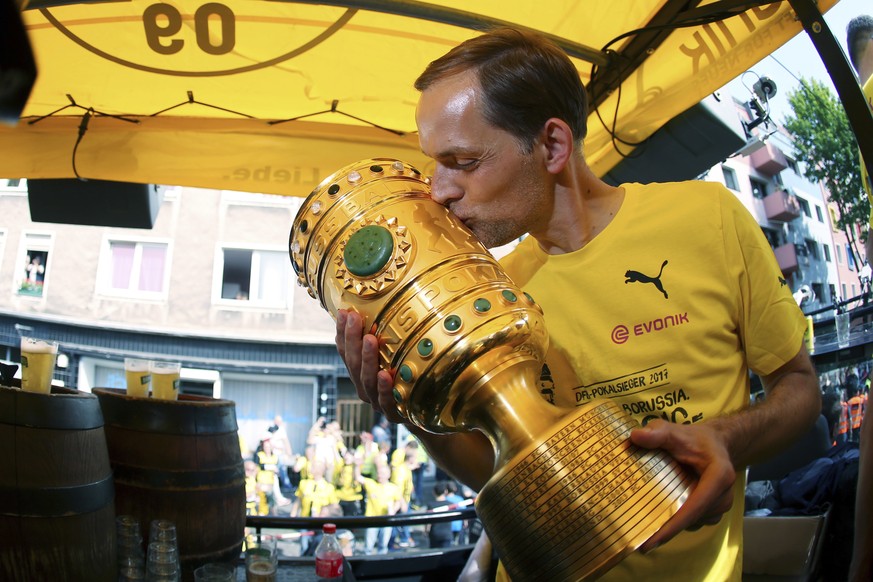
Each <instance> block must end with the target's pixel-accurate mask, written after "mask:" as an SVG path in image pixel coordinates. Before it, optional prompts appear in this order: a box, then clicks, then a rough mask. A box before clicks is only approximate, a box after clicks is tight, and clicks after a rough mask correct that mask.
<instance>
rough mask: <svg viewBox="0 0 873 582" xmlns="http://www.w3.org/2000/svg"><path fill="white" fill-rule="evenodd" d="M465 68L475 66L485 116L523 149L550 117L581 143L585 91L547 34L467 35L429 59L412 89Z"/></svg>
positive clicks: (508, 31) (504, 31)
mask: <svg viewBox="0 0 873 582" xmlns="http://www.w3.org/2000/svg"><path fill="white" fill-rule="evenodd" d="M467 71H475V72H476V74H477V77H478V79H479V84H480V86H481V87H482V90H483V93H484V95H485V100H484V103H483V113H484V115H485V119H486V120H488V122H489V123H491V124H492V125H494V126H495V127H498V128H500V129H503V130H504V131H507V132H509V133H510V134H512V135H513V136H514V137H515V138H516V139H517V140H518V141H519V143H520V144H521V146H522V149H523V150H524V151H525V152H529V151H531V148H532V147H533V144H534V142H535V140H536V138H537V136H538V135H539V133H540V131H541V130H542V128H543V125H544V124H545V122H546V120H548V119H549V118H552V117H555V118H558V119H561V120H563V121H564V122H566V123H567V125H569V126H570V129H571V130H572V131H573V137H574V139H575V140H576V142H577V144H579V145H581V143H582V139H583V138H584V137H585V134H586V131H587V117H588V96H587V94H586V92H585V87H584V85H582V80H581V79H580V78H579V72H578V71H577V70H576V67H575V66H574V65H573V62H572V61H571V60H570V58H569V57H568V56H567V54H566V53H565V52H564V51H563V50H561V49H560V48H559V47H558V46H557V45H555V44H554V43H552V42H551V41H549V40H547V39H546V38H545V37H543V36H541V35H538V34H535V33H530V32H524V31H520V30H516V29H513V28H498V29H495V30H492V31H490V32H488V33H486V34H483V35H481V36H477V37H475V38H471V39H470V40H467V41H465V42H463V43H461V44H460V45H458V46H456V47H455V48H453V49H452V50H450V51H449V52H448V53H446V54H445V55H443V56H442V57H440V58H438V59H437V60H435V61H433V62H431V63H430V64H429V65H428V66H427V68H426V69H425V70H424V72H423V73H422V74H421V75H420V76H419V77H418V79H417V80H416V81H415V88H416V89H418V90H419V91H424V90H426V89H427V88H428V87H430V86H431V85H433V84H435V83H437V82H438V81H440V80H443V79H446V78H448V77H452V76H454V75H457V74H460V73H464V72H467Z"/></svg>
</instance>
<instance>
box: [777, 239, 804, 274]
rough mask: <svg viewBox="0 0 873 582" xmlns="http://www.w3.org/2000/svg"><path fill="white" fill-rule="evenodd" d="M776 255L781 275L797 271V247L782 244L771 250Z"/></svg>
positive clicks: (792, 244)
mask: <svg viewBox="0 0 873 582" xmlns="http://www.w3.org/2000/svg"><path fill="white" fill-rule="evenodd" d="M773 252H774V253H775V254H776V262H777V263H779V268H780V269H781V270H782V274H783V275H790V274H791V273H793V272H795V271H796V270H797V269H798V260H797V247H796V246H795V245H794V243H788V244H784V245H782V246H780V247H776V248H775V249H773Z"/></svg>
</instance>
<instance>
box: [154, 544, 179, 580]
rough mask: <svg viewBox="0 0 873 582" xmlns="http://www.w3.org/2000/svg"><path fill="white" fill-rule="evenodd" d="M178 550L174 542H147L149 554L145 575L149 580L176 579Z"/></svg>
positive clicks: (177, 575)
mask: <svg viewBox="0 0 873 582" xmlns="http://www.w3.org/2000/svg"><path fill="white" fill-rule="evenodd" d="M179 574H180V571H179V552H178V551H177V550H176V546H175V545H174V544H165V543H163V542H152V543H150V544H149V555H148V559H147V560H146V577H147V578H148V579H150V580H152V579H160V580H170V579H178V577H179Z"/></svg>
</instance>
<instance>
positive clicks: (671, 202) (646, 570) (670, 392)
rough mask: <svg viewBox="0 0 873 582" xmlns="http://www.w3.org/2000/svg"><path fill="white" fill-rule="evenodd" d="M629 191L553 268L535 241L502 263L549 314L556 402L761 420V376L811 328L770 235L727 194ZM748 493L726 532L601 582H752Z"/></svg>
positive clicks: (655, 187) (711, 189) (636, 557)
mask: <svg viewBox="0 0 873 582" xmlns="http://www.w3.org/2000/svg"><path fill="white" fill-rule="evenodd" d="M624 188H625V192H626V195H625V199H624V202H623V204H622V206H621V208H620V209H619V211H618V213H617V214H616V216H615V217H614V219H613V220H612V222H611V223H610V224H609V225H608V226H607V227H606V228H605V229H604V230H603V231H602V232H601V233H600V234H599V235H598V236H597V237H596V238H595V239H594V240H592V241H591V242H590V243H588V244H587V245H586V246H585V247H583V248H582V249H580V250H579V251H576V252H573V253H567V254H562V255H547V254H546V253H544V252H543V251H542V250H541V249H540V248H539V246H538V244H537V243H536V241H535V240H533V239H532V238H530V237H529V238H527V239H526V240H525V241H523V242H522V243H521V244H520V245H519V247H518V248H517V249H516V251H515V252H513V253H512V254H510V255H509V256H507V257H505V258H504V260H503V261H502V263H503V264H504V267H505V269H506V271H507V273H508V274H509V276H510V277H512V279H513V280H514V281H515V282H516V283H517V284H518V285H519V286H520V287H521V288H522V289H523V290H524V291H526V292H527V293H529V294H530V295H531V296H533V298H534V300H535V301H537V302H538V303H539V304H540V306H541V307H542V308H543V311H544V313H545V322H546V328H547V329H548V331H549V338H550V344H549V351H548V354H547V357H546V364H547V366H548V369H547V370H544V372H545V373H544V376H543V379H541V382H540V389H541V392H542V394H543V396H544V397H545V398H547V399H548V400H550V401H552V402H553V403H555V404H557V405H559V406H566V407H572V406H579V405H583V404H586V403H588V402H590V401H592V400H594V399H599V398H611V399H612V400H613V401H615V402H616V403H617V404H619V405H620V406H621V407H622V408H623V409H624V410H626V411H627V412H629V413H630V414H631V415H632V416H633V417H635V418H636V419H637V420H639V421H640V422H641V423H642V424H645V423H647V422H648V421H650V420H652V419H655V418H662V419H665V420H668V421H671V422H677V423H694V422H700V421H703V420H707V419H710V418H713V417H715V416H718V415H721V414H725V413H729V412H734V411H738V410H741V409H743V408H745V407H747V406H748V402H749V373H748V371H749V369H750V368H751V369H752V370H754V371H755V372H757V373H759V374H768V373H770V372H773V371H774V370H776V369H777V368H778V367H780V366H781V365H783V364H784V363H785V362H787V361H788V360H790V359H791V358H792V357H793V356H794V355H795V354H796V353H797V351H798V350H799V349H800V347H801V342H802V338H803V331H804V327H805V321H804V318H803V314H802V313H801V312H800V310H799V309H798V307H797V304H796V303H795V301H794V299H793V298H792V296H791V290H790V288H789V287H788V285H787V284H785V283H784V279H782V274H781V272H780V270H779V267H778V265H777V263H776V259H775V257H774V254H773V251H772V249H771V248H770V246H769V244H768V243H767V240H766V239H765V237H764V236H763V234H762V232H761V229H760V227H759V226H758V224H757V223H756V222H755V220H754V218H753V217H752V216H751V215H750V214H749V212H748V211H747V210H746V209H745V208H744V207H743V205H742V204H741V203H740V202H739V201H738V200H737V199H736V197H734V196H733V195H732V194H731V193H730V192H729V191H727V190H726V189H725V188H724V187H723V186H721V185H719V184H715V183H707V182H688V183H678V184H651V185H646V186H643V185H640V184H627V185H624ZM744 486H745V483H744V479H742V478H740V479H738V480H737V483H736V485H735V487H734V506H733V509H732V510H731V512H730V513H729V514H728V515H726V516H725V517H724V518H723V519H722V520H721V522H720V524H719V525H717V526H712V527H704V528H701V529H700V530H698V531H696V532H683V533H682V534H680V535H679V536H677V537H676V538H674V539H673V540H671V541H670V542H669V543H667V544H665V545H664V546H662V547H660V548H658V549H657V550H655V551H653V552H650V553H648V554H647V555H642V554H640V553H639V552H634V553H633V554H631V555H630V556H629V557H627V558H626V559H625V560H623V561H622V562H621V563H620V564H618V565H617V566H616V567H615V568H613V569H612V570H610V571H609V572H607V573H606V574H605V575H604V576H603V577H602V578H601V580H605V581H610V582H611V581H615V580H627V581H639V580H646V581H647V582H649V581H652V580H664V581H671V582H672V581H673V580H680V579H681V580H694V581H695V582H700V581H712V582H724V581H726V580H740V577H741V569H742V517H743V490H744Z"/></svg>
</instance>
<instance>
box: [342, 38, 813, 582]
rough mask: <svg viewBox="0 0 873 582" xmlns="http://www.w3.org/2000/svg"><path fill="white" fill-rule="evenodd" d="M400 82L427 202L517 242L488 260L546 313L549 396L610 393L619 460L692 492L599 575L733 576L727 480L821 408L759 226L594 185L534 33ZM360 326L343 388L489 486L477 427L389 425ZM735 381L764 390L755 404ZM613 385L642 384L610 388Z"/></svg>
mask: <svg viewBox="0 0 873 582" xmlns="http://www.w3.org/2000/svg"><path fill="white" fill-rule="evenodd" d="M582 40H584V39H582ZM415 86H416V88H417V89H418V90H419V91H420V97H419V101H418V107H417V109H416V125H417V127H418V137H419V145H420V146H421V150H422V152H423V153H424V155H426V156H428V157H429V158H431V160H432V168H433V175H432V177H431V181H430V185H431V198H432V199H433V200H434V201H435V202H437V203H439V204H442V205H443V206H445V207H446V208H447V209H448V210H449V211H450V212H451V213H453V214H454V216H455V217H456V218H457V219H459V220H461V221H462V222H463V223H464V225H465V226H466V227H467V228H468V229H469V230H470V231H472V233H473V234H474V235H476V237H477V238H478V239H479V241H480V242H481V243H482V244H483V245H484V246H485V247H486V248H495V247H498V246H501V245H506V244H509V243H512V242H514V241H517V240H518V239H520V238H522V237H524V236H525V235H527V236H526V238H524V240H522V241H521V242H520V243H519V244H518V245H517V246H516V247H515V249H514V250H513V251H512V252H511V253H510V254H509V255H507V256H506V257H504V258H503V259H501V264H502V265H503V267H504V270H505V271H506V274H507V275H508V276H509V278H510V279H511V280H513V281H514V282H515V283H516V284H517V285H518V286H519V287H520V288H521V289H523V290H524V292H525V293H527V294H529V295H530V296H531V297H533V298H535V299H536V302H537V304H538V305H539V306H540V307H541V308H542V310H543V313H544V320H545V325H546V329H547V330H548V334H549V350H548V352H547V353H546V355H545V364H546V365H547V367H548V370H545V369H544V370H543V372H548V375H546V374H543V376H542V379H546V378H547V377H548V378H551V379H552V380H553V386H554V389H553V390H550V394H548V395H547V396H552V397H553V402H554V404H555V405H557V406H561V407H568V406H569V407H576V406H585V405H588V404H590V403H591V402H592V401H594V400H595V399H597V398H600V397H601V395H602V394H609V395H610V396H611V399H612V401H613V402H614V403H615V404H617V405H618V406H619V407H621V408H622V409H623V410H625V411H626V412H627V413H628V414H629V415H630V416H632V417H633V418H635V419H636V420H637V421H639V422H640V424H641V425H643V426H642V427H641V428H638V429H635V430H633V431H632V432H631V433H630V437H629V438H630V441H631V442H632V443H633V444H634V445H635V446H638V447H641V448H644V449H657V448H660V449H663V450H665V451H666V452H667V453H668V454H671V455H672V456H673V457H674V458H675V459H677V461H678V462H680V463H682V464H683V465H684V467H685V469H687V470H688V472H689V473H690V474H691V475H693V476H695V477H696V478H697V486H696V487H694V489H693V490H692V491H691V492H690V494H689V495H688V498H687V500H686V501H685V503H684V504H683V506H682V508H681V509H680V510H679V511H678V512H677V513H676V515H675V516H674V517H673V518H671V519H670V520H669V521H668V522H667V523H666V524H665V525H664V526H663V527H661V529H660V530H659V531H658V532H656V533H655V534H653V535H652V536H651V537H650V538H649V539H648V540H647V541H645V542H644V543H643V545H642V546H640V551H638V552H637V551H634V552H629V553H628V555H627V556H626V557H624V559H623V560H622V561H621V562H619V563H618V564H616V565H615V567H614V568H613V569H611V570H610V571H608V572H606V573H605V574H604V575H603V576H602V578H601V579H602V580H603V581H604V582H614V581H619V580H620V581H626V580H631V581H632V580H646V581H647V582H654V581H665V582H667V581H669V582H672V581H673V580H677V579H682V580H694V581H695V582H725V581H739V580H740V579H741V576H742V536H743V531H742V530H743V497H744V495H743V493H744V486H745V483H744V480H745V479H744V474H745V472H744V471H743V468H744V467H746V466H748V465H749V464H750V463H752V462H757V461H760V460H762V459H765V458H767V457H768V456H771V455H773V454H775V453H777V452H779V451H781V450H783V449H784V448H785V447H786V446H787V445H788V444H789V443H791V442H792V441H794V440H795V439H797V438H799V437H800V436H801V435H802V434H803V433H805V432H806V431H807V430H808V429H809V428H810V427H811V426H812V425H813V424H814V423H815V421H816V419H817V418H818V417H819V414H820V410H821V392H820V390H819V386H818V375H817V373H816V371H815V369H814V367H813V365H812V362H811V360H810V357H809V354H808V353H807V350H806V348H805V346H804V343H803V335H804V332H805V330H806V319H805V318H804V316H803V313H802V312H801V311H800V309H799V308H798V307H797V303H796V302H795V301H794V298H793V297H792V295H791V290H790V287H789V286H788V285H786V284H785V283H784V278H783V276H782V273H781V271H780V269H779V266H778V264H777V262H776V259H775V256H774V254H773V250H772V248H771V247H770V245H769V243H768V242H767V239H766V238H765V237H764V236H763V233H762V232H761V228H760V226H759V225H758V223H757V221H756V220H755V219H754V217H753V216H752V215H751V214H750V213H749V211H748V210H747V209H746V208H745V207H744V206H743V204H742V202H740V201H739V200H738V199H737V197H736V196H735V195H734V194H732V193H731V192H730V191H729V190H728V189H727V188H725V187H724V186H722V185H720V184H717V183H714V182H701V181H688V182H679V183H671V184H654V183H652V184H635V183H628V184H621V185H618V186H616V185H612V184H608V183H606V182H605V181H603V180H602V179H600V178H599V177H598V173H597V171H596V170H595V169H593V168H592V167H591V166H589V165H588V162H587V161H586V157H585V152H584V151H583V150H584V148H583V140H584V138H585V136H586V133H587V119H588V112H589V108H588V97H587V95H586V90H585V86H584V84H583V82H582V80H581V79H580V77H579V71H578V69H577V67H576V66H575V65H574V63H573V61H572V60H570V58H569V57H568V56H567V54H566V53H565V52H564V51H563V50H561V48H559V47H558V46H556V45H555V44H554V43H552V42H551V41H549V40H548V39H547V38H545V37H543V36H542V35H539V34H536V33H531V32H528V31H523V30H514V29H510V28H501V29H495V30H491V31H488V32H487V33H485V34H482V35H479V36H475V37H473V38H471V39H469V40H466V41H464V42H463V43H461V44H460V45H458V46H456V47H454V48H452V49H451V50H450V51H449V52H448V53H446V54H445V55H443V56H442V57H439V58H438V59H436V60H434V61H433V62H431V63H430V64H429V65H428V67H427V69H426V70H425V71H424V72H423V73H422V75H420V76H419V77H418V79H417V80H416V82H415ZM458 300H459V301H460V300H461V298H459V299H458ZM369 329H370V326H369V325H367V326H366V328H365V326H364V322H363V319H362V317H361V315H360V314H359V313H356V312H354V311H353V310H340V311H339V312H338V313H337V318H336V332H337V334H336V343H337V350H338V352H339V354H340V355H341V357H342V358H343V361H344V362H345V363H346V367H347V368H348V370H349V377H350V378H351V380H352V381H353V382H354V384H355V387H356V390H357V393H358V394H359V395H360V396H361V398H362V399H363V400H364V401H365V402H368V403H370V404H371V405H372V406H373V408H374V409H376V410H377V411H380V412H383V413H384V414H385V415H387V416H388V417H389V419H390V420H391V421H393V422H405V423H406V425H407V427H408V428H409V430H410V432H412V433H413V434H414V435H415V436H416V437H418V439H419V440H420V441H421V442H422V443H423V444H424V445H425V446H426V447H427V450H428V454H429V455H430V456H431V458H433V459H434V461H435V462H436V463H437V464H439V465H442V466H443V467H444V468H445V469H446V470H447V471H448V472H449V473H450V474H452V475H453V476H455V477H456V478H458V479H459V480H460V481H461V482H462V483H464V484H466V485H468V486H470V487H471V488H472V489H474V490H480V489H481V488H482V487H483V486H484V485H485V484H486V483H487V482H488V480H489V479H490V478H491V477H492V474H493V473H494V466H495V453H494V447H493V446H492V443H491V442H489V440H488V438H487V437H486V436H485V435H484V434H483V433H482V432H480V431H476V430H473V431H469V432H456V433H450V434H434V433H428V432H427V431H425V430H423V429H422V428H421V427H419V426H417V425H416V424H415V423H413V422H411V421H409V419H406V418H404V417H403V416H402V415H401V414H400V412H399V410H398V406H397V402H396V400H395V382H394V375H393V373H392V372H393V371H392V370H390V369H380V364H379V345H380V344H379V340H380V338H378V337H376V336H375V335H374V334H372V333H368V331H369ZM383 339H384V338H383ZM750 371H752V372H754V373H756V374H758V375H759V376H760V377H761V378H762V383H763V386H764V391H765V393H766V398H765V399H764V400H763V401H761V402H758V403H756V404H755V406H750V402H749V391H750V380H749V378H750V374H749V372H750ZM617 378H631V379H637V378H639V379H640V380H642V379H645V383H643V382H641V381H640V382H637V383H635V384H632V385H631V384H627V385H626V386H625V387H624V388H626V389H622V390H621V392H619V393H615V394H613V393H611V392H609V390H610V389H611V388H612V383H614V382H615V379H617ZM447 380H448V379H447ZM615 383H617V382H615ZM534 389H535V390H536V392H537V393H540V388H539V387H536V388H534ZM525 428H526V427H519V430H524V429H525ZM556 430H557V427H556ZM522 502H523V500H522ZM703 526H708V527H703ZM546 527H547V528H548V527H555V528H561V527H562V524H557V523H555V524H546ZM553 541H554V543H552V544H551V547H550V548H545V547H543V544H533V545H532V546H531V547H530V548H527V549H526V551H530V552H531V553H533V552H538V553H539V555H540V556H545V557H548V556H553V555H554V553H555V552H558V551H564V550H563V549H561V548H564V547H566V548H570V547H571V545H572V544H573V543H575V538H574V537H573V536H569V537H568V536H564V537H563V538H560V539H559V538H558V537H557V536H556V537H555V539H554V540H553ZM546 550H549V551H548V552H547V551H546ZM567 551H570V550H569V549H568V550H567ZM502 558H503V560H505V561H506V563H509V562H513V563H514V564H518V563H519V559H520V558H519V556H518V555H510V556H502ZM546 559H550V558H546ZM546 566H549V564H546ZM543 575H544V576H546V577H548V576H547V574H546V573H545V571H544V572H543ZM506 577H507V576H506V575H505V573H504V574H502V575H501V579H506Z"/></svg>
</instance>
